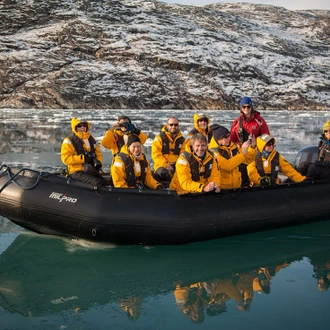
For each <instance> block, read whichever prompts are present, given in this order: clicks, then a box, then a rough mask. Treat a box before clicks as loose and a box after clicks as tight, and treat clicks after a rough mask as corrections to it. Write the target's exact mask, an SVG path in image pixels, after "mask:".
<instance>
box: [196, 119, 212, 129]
mask: <svg viewBox="0 0 330 330" xmlns="http://www.w3.org/2000/svg"><path fill="white" fill-rule="evenodd" d="M197 122H198V126H199V127H201V128H203V129H206V128H207V124H208V122H209V121H208V120H207V118H200V119H198V121H197Z"/></svg>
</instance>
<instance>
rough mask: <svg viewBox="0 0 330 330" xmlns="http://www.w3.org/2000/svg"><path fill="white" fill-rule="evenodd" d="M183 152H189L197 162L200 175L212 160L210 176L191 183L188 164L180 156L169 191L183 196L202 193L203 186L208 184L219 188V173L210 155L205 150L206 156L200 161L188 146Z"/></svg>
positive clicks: (182, 155) (182, 156)
mask: <svg viewBox="0 0 330 330" xmlns="http://www.w3.org/2000/svg"><path fill="white" fill-rule="evenodd" d="M185 151H187V152H189V153H190V154H191V155H192V156H193V157H194V158H195V160H196V161H197V162H198V167H199V172H200V173H201V172H204V171H205V165H206V164H207V163H208V162H209V161H210V160H212V163H211V167H212V168H211V169H210V170H211V175H210V176H209V177H208V178H204V176H201V177H200V179H199V181H193V179H192V173H191V168H190V164H189V162H188V161H187V159H186V158H185V156H184V154H181V155H180V156H179V158H178V160H177V162H176V170H175V173H174V176H173V179H172V181H171V184H170V189H171V190H176V191H177V192H178V193H179V194H184V193H198V192H202V191H203V188H204V186H205V185H207V184H208V183H210V182H215V183H216V184H217V185H218V186H220V181H221V179H220V171H219V169H218V166H217V164H216V161H215V158H214V157H213V156H212V155H211V153H210V152H209V151H208V150H206V156H205V158H204V159H203V160H202V159H200V158H199V157H197V156H196V155H195V154H194V152H193V151H192V150H191V148H190V146H189V145H187V146H186V150H185Z"/></svg>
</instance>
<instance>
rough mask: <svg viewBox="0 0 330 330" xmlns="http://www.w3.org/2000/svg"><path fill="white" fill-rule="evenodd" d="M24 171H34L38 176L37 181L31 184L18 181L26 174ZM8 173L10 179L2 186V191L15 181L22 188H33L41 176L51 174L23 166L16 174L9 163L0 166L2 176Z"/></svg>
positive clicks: (0, 189)
mask: <svg viewBox="0 0 330 330" xmlns="http://www.w3.org/2000/svg"><path fill="white" fill-rule="evenodd" d="M24 172H29V173H31V172H33V173H35V174H37V176H36V180H35V182H34V183H33V184H32V185H30V186H24V185H22V184H20V183H19V182H17V179H18V178H21V177H22V176H24ZM6 174H7V175H8V177H9V179H8V181H7V182H6V183H5V184H4V185H3V186H2V187H1V188H0V193H1V192H2V191H3V190H4V189H5V188H6V187H7V186H8V185H9V184H10V183H14V184H15V185H16V186H17V187H19V188H21V189H25V190H29V189H33V188H34V187H36V186H37V185H38V183H39V181H40V179H41V178H43V177H48V176H50V175H51V174H50V173H48V172H39V171H35V170H31V169H29V168H22V169H20V170H19V171H18V172H17V173H16V174H14V173H13V172H12V170H11V168H10V166H8V165H2V166H1V167H0V178H1V177H3V176H5V175H6Z"/></svg>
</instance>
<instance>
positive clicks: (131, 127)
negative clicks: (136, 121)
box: [127, 123, 135, 133]
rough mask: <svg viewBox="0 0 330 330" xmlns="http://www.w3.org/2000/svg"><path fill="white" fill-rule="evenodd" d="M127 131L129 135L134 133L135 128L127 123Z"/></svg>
mask: <svg viewBox="0 0 330 330" xmlns="http://www.w3.org/2000/svg"><path fill="white" fill-rule="evenodd" d="M127 130H128V131H129V132H131V133H134V132H135V126H134V125H133V124H132V123H127Z"/></svg>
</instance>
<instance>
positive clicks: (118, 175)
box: [111, 134, 165, 190]
mask: <svg viewBox="0 0 330 330" xmlns="http://www.w3.org/2000/svg"><path fill="white" fill-rule="evenodd" d="M111 174H112V180H113V184H114V186H115V187H116V188H142V187H148V188H151V189H160V190H163V189H165V187H164V186H163V185H162V184H161V183H159V182H157V181H156V180H155V179H154V178H153V176H152V174H151V169H150V166H149V163H148V161H147V159H146V156H145V155H144V153H143V152H142V143H141V141H140V139H139V137H138V136H137V135H135V134H131V135H130V136H129V137H128V139H127V144H126V145H124V146H123V147H122V148H121V151H120V152H119V153H118V155H116V156H115V159H114V162H113V165H112V167H111Z"/></svg>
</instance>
